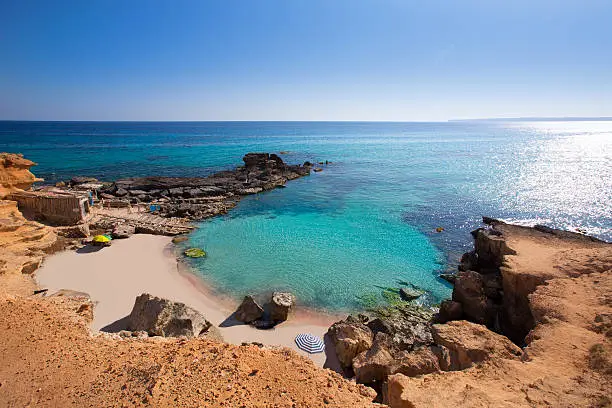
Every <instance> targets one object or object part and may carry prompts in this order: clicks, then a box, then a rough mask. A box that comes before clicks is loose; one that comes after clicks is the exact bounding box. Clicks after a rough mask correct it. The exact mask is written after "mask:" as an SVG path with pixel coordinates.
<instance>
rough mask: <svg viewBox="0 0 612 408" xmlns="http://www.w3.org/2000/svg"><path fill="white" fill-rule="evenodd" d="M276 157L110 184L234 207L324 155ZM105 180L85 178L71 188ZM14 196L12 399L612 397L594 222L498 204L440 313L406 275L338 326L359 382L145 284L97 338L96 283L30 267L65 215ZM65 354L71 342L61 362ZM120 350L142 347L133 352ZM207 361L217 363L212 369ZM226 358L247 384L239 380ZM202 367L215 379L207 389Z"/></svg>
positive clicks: (282, 297) (476, 401) (0, 213)
mask: <svg viewBox="0 0 612 408" xmlns="http://www.w3.org/2000/svg"><path fill="white" fill-rule="evenodd" d="M277 157H278V156H276V157H273V155H267V154H254V155H246V156H245V158H244V162H245V166H244V167H241V168H238V169H237V170H236V171H233V172H222V173H218V174H216V175H213V176H210V177H207V178H201V179H175V178H137V179H127V180H117V181H115V182H114V183H108V184H103V185H102V187H101V188H100V189H98V190H97V192H98V194H99V197H100V198H101V199H103V200H108V201H109V202H113V203H124V204H127V205H141V204H144V205H147V206H148V205H156V206H159V208H156V210H155V211H157V214H156V216H157V217H158V218H159V219H173V218H177V217H181V218H187V219H191V220H196V219H202V218H206V217H209V216H212V215H216V214H220V213H223V212H224V211H227V208H231V206H232V204H233V205H235V202H236V201H237V200H238V199H239V198H240V196H242V195H244V194H252V193H255V192H258V191H264V190H266V189H271V188H275V187H278V186H281V185H284V183H285V182H286V181H287V180H291V179H293V178H296V177H300V176H303V175H307V174H308V173H309V170H310V167H311V166H308V165H305V166H287V165H285V164H284V163H282V160H280V158H278V159H277ZM2 158H3V165H4V166H5V167H8V170H6V171H4V172H3V173H0V182H2V188H3V190H2V191H6V192H8V193H11V192H13V191H16V190H20V189H24V188H26V189H27V188H29V186H30V185H31V183H32V182H33V180H35V178H34V177H33V175H31V173H29V171H28V169H29V167H30V166H31V165H32V164H33V163H32V162H29V161H27V160H25V159H23V158H22V157H18V156H15V157H13V156H10V157H7V156H2ZM91 182H92V180H85V179H83V178H81V179H79V180H73V182H71V183H68V185H66V186H64V187H60V188H66V189H71V188H75V187H78V186H79V185H83V184H87V183H91ZM258 189H261V190H258ZM192 190H197V191H192ZM221 190H223V191H221ZM0 204H1V205H0V218H1V219H2V223H0V246H1V248H2V255H1V256H0V295H1V302H0V310H1V311H2V313H0V319H1V321H2V324H3V327H8V328H10V330H3V331H2V333H1V334H0V335H1V337H2V338H1V339H0V344H2V347H3V348H2V353H3V356H5V364H3V366H2V367H0V386H1V387H0V401H3V402H5V403H6V405H15V404H21V405H23V404H25V402H26V401H33V399H32V395H33V394H34V393H35V392H38V391H35V390H34V389H33V388H32V387H34V385H32V386H31V387H30V386H18V385H17V384H40V385H41V386H42V387H44V393H43V394H41V396H45V398H46V397H48V396H49V395H50V396H51V397H50V398H49V399H48V401H50V402H49V403H50V404H51V405H53V404H56V405H57V404H58V403H60V404H73V405H83V403H84V402H85V401H89V402H91V401H98V400H99V398H100V397H101V396H102V397H101V398H102V400H104V401H109V400H113V401H123V400H128V399H129V400H130V401H132V402H136V401H141V402H142V403H144V404H154V405H155V404H165V403H169V402H170V400H169V399H168V397H169V396H170V398H174V403H181V404H183V405H198V404H200V403H202V401H207V403H210V404H212V405H213V406H221V405H222V402H223V403H225V402H227V403H229V404H230V405H231V404H233V403H236V404H244V403H249V402H254V401H260V402H262V403H263V402H264V401H268V402H269V401H275V402H274V403H275V404H277V405H283V404H285V403H287V404H285V405H287V406H291V404H294V405H296V404H297V406H319V405H330V404H331V405H335V406H349V405H352V406H373V405H374V404H372V403H371V401H373V400H376V401H377V402H383V403H385V404H387V405H389V406H390V407H392V408H396V407H397V408H403V407H411V408H414V407H430V406H432V404H433V405H435V406H439V407H456V406H496V407H497V406H500V407H510V406H512V407H516V406H520V407H534V406H559V407H575V406H593V407H605V406H610V404H612V400H611V399H610V397H609V390H610V389H612V381H611V378H612V377H611V376H612V357H611V356H612V298H611V297H610V293H612V244H609V243H605V242H602V241H598V240H596V239H594V238H591V237H587V236H584V235H582V234H575V233H570V232H566V231H558V230H554V229H550V228H547V227H543V226H536V227H521V226H516V225H510V224H506V223H503V222H501V221H498V220H495V219H491V218H486V217H485V218H484V219H483V221H484V223H485V227H483V228H479V229H477V230H475V231H474V232H473V233H472V236H473V238H474V250H473V251H470V252H468V253H466V254H464V256H463V257H462V259H461V263H460V265H459V267H458V271H457V273H456V274H453V275H451V276H448V279H449V280H450V281H452V282H454V289H453V295H452V299H449V300H447V301H444V302H442V304H441V305H440V309H439V312H438V313H433V312H432V311H431V310H428V309H426V308H423V307H420V306H419V305H418V304H416V303H415V302H414V299H415V298H416V297H418V295H417V294H416V293H413V292H412V291H409V290H404V292H402V293H401V294H400V295H401V298H402V299H403V302H400V303H396V304H393V305H391V306H390V307H387V308H381V309H378V310H375V311H370V312H369V313H364V314H360V315H357V316H349V317H348V318H346V319H344V320H342V321H338V322H336V323H334V324H333V325H332V326H331V327H330V328H329V330H328V332H327V335H326V338H327V340H328V343H327V344H328V349H327V352H328V353H331V352H333V353H334V354H335V355H336V356H337V358H338V360H339V361H340V364H341V366H342V368H343V370H344V373H343V374H344V376H345V377H354V378H355V380H356V382H357V383H358V385H354V384H350V383H349V382H348V381H346V380H344V379H342V378H340V377H339V376H337V375H335V374H332V373H331V372H329V371H318V370H316V369H315V368H314V366H313V365H312V363H311V362H308V361H305V360H303V359H301V358H300V357H299V356H297V355H296V354H294V353H292V352H291V351H288V350H287V351H283V350H275V349H267V348H264V349H261V348H260V347H258V346H253V345H244V346H232V345H229V344H225V343H220V342H219V340H218V339H217V340H215V337H216V336H215V335H214V329H213V326H212V325H211V324H210V322H209V321H208V320H206V318H205V316H202V315H200V314H198V313H197V311H194V310H192V309H190V308H189V307H186V306H185V305H184V304H181V303H176V302H170V301H167V300H166V299H160V298H155V297H152V296H150V295H146V294H145V295H142V296H141V297H139V298H138V300H137V302H136V304H135V305H134V308H133V310H132V313H131V314H130V316H129V318H130V319H129V320H130V325H129V329H130V330H131V331H130V332H122V333H121V334H120V335H110V336H109V335H100V334H94V337H93V338H92V337H91V334H90V333H89V331H88V329H87V324H88V322H89V321H90V320H91V318H92V314H93V313H94V305H93V304H92V303H91V301H89V300H88V299H87V298H86V297H83V296H82V294H79V293H68V292H65V293H59V294H56V296H47V297H41V296H40V295H32V293H33V289H35V284H34V283H33V280H32V279H31V274H32V273H33V272H34V271H35V270H36V269H37V268H38V266H39V265H40V263H41V261H42V259H43V257H44V256H45V255H46V254H48V253H51V252H53V251H56V250H58V249H59V248H61V246H62V245H63V241H64V239H63V238H61V237H58V236H57V234H56V231H60V230H61V229H58V228H52V227H49V226H46V225H42V224H39V223H37V222H35V221H31V220H26V219H25V218H24V217H23V216H22V214H21V213H20V212H19V210H18V209H17V206H16V203H15V202H11V201H0ZM118 205H123V204H118ZM124 223H125V222H118V224H120V225H123V224H124ZM117 226H119V225H114V226H113V227H117ZM94 227H95V226H94ZM108 227H109V226H103V228H108ZM160 231H161V232H164V231H166V232H167V230H159V231H158V232H160ZM127 235H129V234H127ZM169 235H172V234H169ZM276 298H277V299H276V302H275V300H274V298H273V299H272V302H273V303H277V306H278V307H277V308H276V311H275V314H274V316H278V317H280V321H282V319H283V318H286V317H287V316H288V315H289V312H290V311H291V309H292V307H293V302H294V299H293V298H292V297H291V295H290V294H276ZM245 301H246V306H245V307H242V306H241V308H239V311H238V312H239V313H237V314H239V315H240V317H241V318H240V319H238V320H240V321H243V322H257V321H261V318H262V315H263V308H261V306H259V305H257V304H253V303H254V302H250V301H249V299H245ZM247 306H248V308H247ZM242 309H244V310H242ZM242 312H244V313H242ZM271 320H275V319H271ZM24 321H27V322H28V324H27V325H24V324H23V322H24ZM49 321H52V322H53V324H52V325H51V326H50V325H49ZM166 335H168V336H174V335H180V336H182V338H180V339H173V338H171V337H170V338H164V337H163V336H166ZM201 335H204V336H201ZM149 336H151V337H149ZM186 336H187V337H189V338H190V339H188V338H187V337H186ZM160 341H161V342H160ZM50 345H51V346H50ZM136 349H137V351H135V352H134V350H136ZM221 350H225V351H221ZM194 352H195V354H193V353H194ZM134 353H135V354H134ZM57 355H63V356H64V358H63V359H62V361H61V362H59V364H58V360H57ZM119 355H122V356H129V364H128V366H126V365H125V357H122V358H120V359H117V356H119ZM145 356H146V358H145ZM194 356H195V359H194ZM24 362H25V363H24ZM101 362H103V364H102V363H101ZM151 362H154V363H153V364H152V363H151ZM24 364H25V365H24ZM56 366H57V367H58V370H55V369H54V368H53V369H52V368H49V367H56ZM295 366H297V367H300V368H299V370H300V371H299V372H300V374H299V376H300V381H297V382H292V381H289V380H287V379H288V378H292V374H291V367H295ZM35 367H47V368H46V369H41V370H38V369H36V368H35ZM84 367H85V371H83V370H84ZM223 367H226V368H227V370H229V371H227V373H229V374H227V373H226V371H224V370H225V369H223ZM254 367H256V368H254ZM270 367H273V369H272V370H271V369H270ZM49 370H52V371H53V373H51V371H49ZM56 371H57V372H56ZM209 372H215V373H217V374H219V376H214V377H209V376H206V375H203V374H202V373H209ZM222 372H223V373H226V374H224V375H229V376H230V377H228V378H230V381H229V384H230V385H232V384H242V386H241V388H240V389H241V390H243V391H241V392H234V391H235V390H234V388H232V387H230V388H227V387H228V385H227V384H228V382H227V381H226V380H225V379H223V378H222V377H223V376H222V375H221V373H222ZM76 373H79V374H82V375H79V376H78V378H80V380H79V381H78V382H75V381H73V380H72V378H76V376H75V375H76ZM50 375H51V377H49V376H50ZM279 375H280V377H279ZM293 375H295V373H294V374H293ZM52 378H56V379H57V378H59V379H61V381H62V382H61V384H58V383H57V381H56V380H52ZM218 378H221V380H218ZM190 379H193V381H191V380H190ZM202 382H204V383H205V384H206V386H207V387H208V390H210V391H211V392H210V393H209V392H208V390H207V391H206V392H205V393H203V391H199V392H198V391H197V390H200V388H199V387H201V386H202V385H201V384H202ZM169 384H170V385H169ZM305 384H306V386H305ZM362 384H363V385H367V386H368V387H371V388H373V389H374V390H376V392H374V391H372V389H371V388H368V387H364V386H363V385H362ZM36 386H38V385H36ZM23 387H25V388H23ZM168 387H170V388H168ZM30 388H32V389H30ZM22 389H25V390H26V391H24V392H22V391H21V390H22ZM41 389H42V388H41ZM261 389H263V390H264V391H258V390H261ZM266 390H267V391H266ZM341 390H344V391H341ZM7 392H8V394H7ZM287 396H288V397H289V399H286V398H285V397H287ZM96 398H98V399H96ZM35 400H36V401H41V400H40V399H35ZM102 400H100V401H102Z"/></svg>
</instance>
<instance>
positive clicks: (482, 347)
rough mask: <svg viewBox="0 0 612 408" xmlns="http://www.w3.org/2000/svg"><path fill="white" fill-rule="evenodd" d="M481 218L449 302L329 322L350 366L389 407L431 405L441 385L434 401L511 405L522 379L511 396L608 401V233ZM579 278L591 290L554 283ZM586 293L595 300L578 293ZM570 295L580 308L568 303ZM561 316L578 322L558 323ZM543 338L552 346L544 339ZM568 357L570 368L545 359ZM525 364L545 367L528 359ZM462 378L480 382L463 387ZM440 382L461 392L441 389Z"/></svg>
mask: <svg viewBox="0 0 612 408" xmlns="http://www.w3.org/2000/svg"><path fill="white" fill-rule="evenodd" d="M483 222H484V223H485V225H486V226H485V227H483V228H479V229H477V230H475V231H473V233H472V236H473V238H474V250H473V251H471V252H468V253H466V254H465V255H464V256H463V257H462V259H461V263H460V265H459V267H458V272H457V274H456V275H453V277H452V279H451V280H452V281H454V289H453V295H452V299H450V300H446V301H444V302H442V304H441V305H440V311H439V313H437V314H430V315H427V314H426V313H423V311H422V310H421V309H420V308H419V307H418V306H416V305H412V304H410V303H406V304H405V305H402V306H395V307H392V308H390V309H391V312H390V313H388V314H387V315H386V316H382V317H375V318H372V317H371V316H365V315H359V316H349V317H348V318H347V319H346V320H344V321H340V322H337V323H335V324H334V325H333V326H332V327H331V328H330V330H329V331H328V336H329V337H330V339H331V340H332V342H333V344H334V347H335V351H336V353H337V354H338V358H339V360H340V362H341V363H342V366H343V367H344V368H345V370H346V372H347V373H349V374H348V375H354V376H355V379H356V381H357V382H358V383H363V384H366V385H369V386H371V387H373V388H374V389H376V390H377V392H378V395H379V398H381V400H382V402H384V403H386V404H389V405H390V406H391V407H420V406H423V407H426V406H430V403H431V401H432V400H431V398H432V395H435V394H436V393H437V394H440V395H445V399H442V398H441V399H440V400H439V401H437V403H436V404H435V405H436V406H445V407H446V406H448V407H452V406H505V405H504V404H505V403H507V401H508V400H507V399H506V398H507V395H506V394H507V391H508V389H509V388H512V389H516V392H517V395H520V393H521V391H520V390H521V389H523V388H524V387H530V390H531V391H530V393H529V395H528V396H527V397H526V398H524V399H523V398H519V397H518V396H515V397H514V398H512V399H511V400H512V401H513V403H512V405H513V406H540V405H543V403H544V401H546V405H549V404H552V405H553V406H578V405H580V406H586V405H588V404H589V403H590V404H592V405H591V406H608V404H610V403H611V402H610V399H609V398H608V396H606V389H607V390H609V389H610V385H612V384H611V381H610V376H609V375H610V374H612V342H611V339H612V337H611V336H612V301H611V300H612V299H611V298H610V296H609V295H610V293H612V292H611V291H610V289H612V244H610V243H606V242H603V241H599V240H597V239H595V238H592V237H588V236H585V235H582V234H577V233H572V232H567V231H559V230H555V229H551V228H548V227H544V226H535V227H522V226H516V225H510V224H506V223H504V222H501V221H499V220H495V219H492V218H488V217H485V218H484V219H483ZM550 282H553V283H554V284H551V283H550ZM578 282H579V284H580V285H583V286H584V285H587V286H589V287H590V291H591V293H589V295H590V296H589V295H587V294H586V293H582V297H581V296H580V295H576V292H573V293H572V292H570V293H568V292H567V291H565V292H563V293H556V292H554V290H553V291H552V294H551V293H550V292H551V290H550V289H548V288H550V287H553V288H554V287H555V285H576V284H578ZM547 284H548V285H547ZM546 292H548V293H547V294H546V295H545V296H544V297H543V296H542V294H543V293H546ZM551 296H553V298H552V299H554V301H553V302H552V303H551V302H550V299H551ZM585 297H586V298H587V299H585ZM587 300H588V301H590V302H591V303H593V305H591V306H590V307H586V306H581V305H580V304H579V302H586V301H587ZM575 302H577V304H576V305H575V306H573V309H577V310H572V307H568V305H569V304H572V303H575ZM587 310H588V312H587ZM568 312H569V313H568ZM576 313H578V314H579V316H580V318H579V319H576V318H575V317H574V315H575V314H576ZM585 313H586V314H585ZM568 314H569V316H568ZM559 320H561V321H563V322H567V323H571V327H563V326H562V327H561V328H558V327H556V326H557V323H556V322H557V321H559ZM552 327H554V328H552ZM555 329H556V332H555V333H554V334H552V333H551V331H553V330H555ZM578 338H579V339H580V340H578ZM406 340H408V341H406ZM560 340H561V342H562V343H561V344H559V341H560ZM547 343H553V344H555V346H552V345H551V346H549V347H544V348H542V346H541V345H542V344H547ZM581 343H582V344H581ZM579 345H580V346H579ZM578 350H580V351H578ZM568 363H569V365H570V366H571V367H572V370H569V368H567V367H565V370H569V371H558V372H555V371H554V370H550V369H549V366H550V367H554V366H560V365H561V366H563V365H567V364H568ZM530 364H531V365H532V366H536V367H538V368H537V369H536V368H533V370H530V368H529V365H530ZM500 367H501V368H500ZM525 370H526V371H527V373H528V374H529V375H527V374H525ZM455 372H460V373H462V374H461V375H459V374H457V375H456V374H453V373H455ZM569 372H574V373H575V375H576V377H571V375H569ZM445 373H447V376H446V377H444V376H442V377H440V376H441V375H442V374H445ZM519 373H520V374H519ZM543 373H546V374H545V375H546V376H548V378H549V379H548V380H546V381H545V382H542V381H541V380H537V378H541V377H538V376H542V375H543ZM585 373H588V376H586V377H585ZM579 374H580V375H579ZM534 376H535V379H536V380H537V381H536V382H535V383H534V382H533V381H534ZM446 378H454V379H455V381H456V384H452V385H449V384H448V383H446V382H445V381H446ZM478 378H487V381H479V380H478ZM587 378H588V380H587ZM572 381H575V383H572ZM484 383H486V384H487V385H484ZM440 384H444V385H440ZM463 386H465V387H470V388H471V389H474V390H476V389H478V390H479V391H478V392H476V391H474V393H473V395H469V396H466V395H465V394H463V393H462V391H461V387H463ZM440 387H442V389H441V388H440ZM444 387H448V389H453V390H454V392H455V393H454V394H451V396H448V395H446V394H447V393H448V390H447V389H444ZM566 398H567V399H568V400H567V401H569V400H571V402H569V403H567V401H566ZM536 400H538V401H539V402H537V403H535V402H534V401H536ZM502 401H503V402H502ZM552 401H554V402H552ZM589 401H590V402H589ZM598 404H603V405H598Z"/></svg>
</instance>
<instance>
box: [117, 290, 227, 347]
mask: <svg viewBox="0 0 612 408" xmlns="http://www.w3.org/2000/svg"><path fill="white" fill-rule="evenodd" d="M127 329H128V330H130V331H145V332H147V333H148V334H149V335H150V336H163V337H179V336H186V337H198V336H203V335H208V334H209V333H210V334H215V337H216V331H215V330H214V327H213V325H212V323H210V322H209V321H208V320H206V319H205V318H204V316H202V314H201V313H200V312H198V311H197V310H195V309H193V308H191V307H189V306H187V305H185V304H184V303H180V302H173V301H171V300H168V299H163V298H159V297H157V296H152V295H150V294H148V293H143V294H142V295H140V296H138V297H137V298H136V302H135V303H134V307H133V308H132V312H131V313H130V315H129V316H128V324H127Z"/></svg>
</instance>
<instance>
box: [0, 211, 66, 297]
mask: <svg viewBox="0 0 612 408" xmlns="http://www.w3.org/2000/svg"><path fill="white" fill-rule="evenodd" d="M59 246H60V244H59V243H58V239H57V235H56V234H55V232H54V231H53V228H51V227H47V226H45V225H42V224H39V223H37V222H34V221H28V220H26V219H25V218H24V217H23V215H22V214H21V212H19V210H18V209H17V203H16V202H15V201H7V200H0V292H4V293H13V294H14V293H20V294H31V293H32V290H33V289H34V288H35V285H34V282H33V280H32V279H31V278H30V277H29V276H28V275H29V274H31V273H32V272H34V271H35V270H36V269H37V268H38V266H39V265H40V263H41V262H42V260H43V258H44V256H45V255H46V254H48V253H50V252H53V251H55V250H57V249H59Z"/></svg>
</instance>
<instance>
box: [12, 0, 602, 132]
mask: <svg viewBox="0 0 612 408" xmlns="http://www.w3.org/2000/svg"><path fill="white" fill-rule="evenodd" d="M611 22H612V1H609V0H601V1H600V0H581V1H564V0H555V1H552V0H551V1H546V0H530V1H524V0H513V1H501V0H480V1H477V0H463V1H456V0H448V1H442V0H430V1H409V0H351V1H348V0H347V1H345V0H258V1H256V0H253V1H247V0H220V1H204V0H201V1H181V0H172V1H155V0H147V1H136V0H134V1H129V0H122V1H114V0H106V1H94V0H87V1H83V0H74V1H62V0H54V1H47V0H44V1H30V0H19V1H9V0H0V119H32V120H396V121H402V120H406V121H411V120H417V121H420V120H424V121H427V120H446V119H455V118H475V117H517V116H612V23H611Z"/></svg>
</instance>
